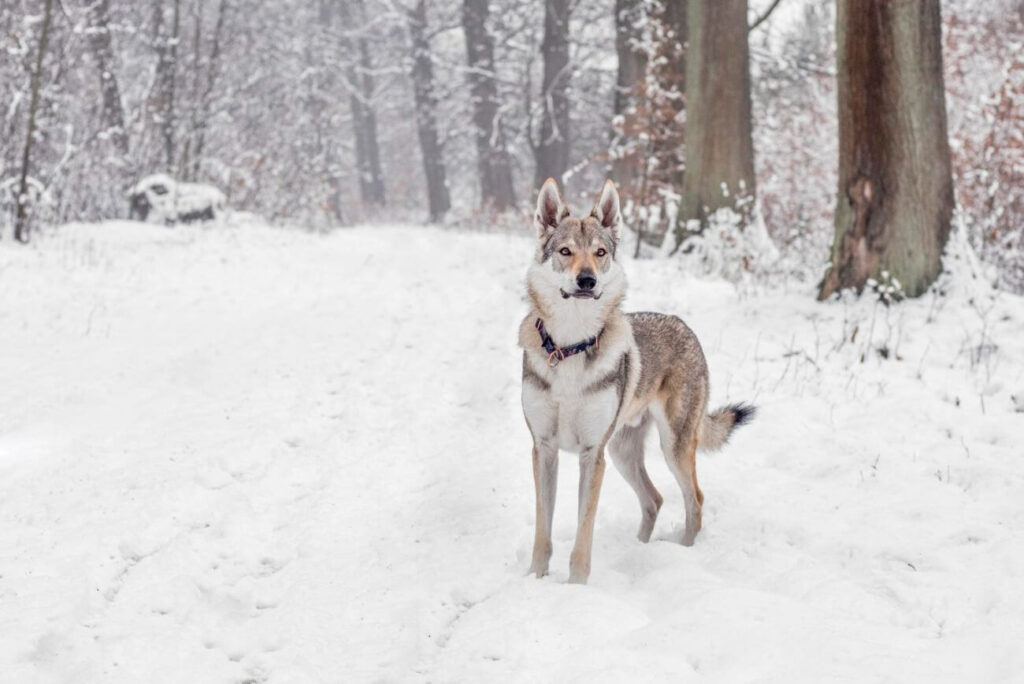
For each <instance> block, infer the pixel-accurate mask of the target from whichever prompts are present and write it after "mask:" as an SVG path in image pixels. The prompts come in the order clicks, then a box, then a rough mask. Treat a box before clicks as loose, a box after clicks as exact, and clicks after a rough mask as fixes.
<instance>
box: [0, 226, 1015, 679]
mask: <svg viewBox="0 0 1024 684" xmlns="http://www.w3.org/2000/svg"><path fill="white" fill-rule="evenodd" d="M532 247H533V246H532V243H531V242H530V241H529V240H528V239H524V238H518V237H513V236H506V235H467V234H461V233H454V232H445V231H438V230H432V229H426V228H420V227H416V228H412V227H406V228H402V227H396V228H380V227H374V228H360V229H353V230H346V231H339V232H336V233H333V234H331V235H328V236H322V235H315V234H307V233H300V232H295V231H284V230H274V229H269V228H263V227H257V226H234V227H222V228H220V229H217V230H202V229H182V230H178V231H168V230H165V229H161V228H154V227H148V226H141V225H135V224H121V223H110V224H104V225H98V226H71V227H68V228H66V229H65V230H64V231H62V232H61V233H59V234H58V235H57V236H55V237H51V238H49V239H47V240H45V241H43V242H41V243H40V244H39V245H38V247H34V248H31V249H27V250H26V249H12V248H11V247H10V246H8V247H4V248H3V249H0V350H2V351H0V387H3V392H0V681H4V682H6V681H11V682H26V681H75V682H83V681H87V682H93V681H96V682H99V681H103V682H111V681H115V682H139V681H147V682H185V681H188V682H191V681H196V682H199V681H202V682H243V681H251V682H264V681H265V682H311V681H327V682H342V681H345V682H348V681H424V682H463V681H465V682H470V681H560V680H571V681H588V682H590V681H627V680H635V681H641V680H646V681H689V680H694V681H696V680H707V681H753V680H763V681H777V680H779V679H782V678H786V679H796V680H803V681H822V680H823V679H839V680H843V679H846V680H851V681H910V680H926V679H927V680H929V681H950V682H953V681H956V682H962V681H986V682H991V681H1001V680H1002V681H1011V680H1014V679H1015V678H1019V677H1020V676H1021V674H1020V673H1021V672H1024V652H1022V650H1021V649H1020V648H1019V644H1020V643H1024V532H1022V531H1024V459H1022V458H1021V456H1022V455H1024V454H1022V450H1024V448H1022V443H1024V414H1021V413H1015V412H1014V410H1013V409H1014V401H1013V400H1012V399H1011V396H1010V395H1011V394H1016V395H1018V397H1019V396H1021V395H1022V394H1024V305H1022V302H1021V300H1020V299H1014V298H1011V297H1005V296H1004V297H1001V298H999V299H998V300H997V301H996V302H995V303H994V304H992V305H991V309H989V308H987V307H988V306H989V305H988V304H984V305H980V304H978V303H977V302H975V303H974V304H973V305H970V304H968V303H967V302H966V301H960V300H954V299H952V298H951V300H950V301H943V300H937V299H934V298H933V299H932V300H930V301H926V300H922V301H920V302H915V303H912V304H909V305H907V306H904V307H900V308H899V309H898V310H892V311H886V310H884V309H878V310H873V309H872V307H871V306H870V305H867V304H866V303H863V302H862V303H859V304H856V305H852V306H843V305H840V304H832V305H828V306H825V305H820V304H815V303H814V302H813V301H812V300H811V297H810V296H809V294H808V292H807V291H801V292H797V293H794V294H783V293H769V294H761V295H759V296H749V295H748V296H743V297H740V296H738V295H737V293H736V290H735V289H734V288H733V287H732V286H729V285H727V284H724V283H721V282H717V281H707V280H700V279H695V278H693V277H690V276H687V275H684V274H682V273H681V272H679V271H678V265H677V264H675V263H672V262H638V263H629V264H628V268H629V273H630V277H631V286H632V290H631V292H632V294H631V297H630V299H629V302H628V304H629V308H632V309H648V308H649V309H658V310H664V311H670V312H673V313H677V314H679V315H681V316H682V317H684V318H685V319H686V320H687V321H688V322H689V323H690V325H691V327H693V328H694V330H695V331H696V332H697V334H698V335H699V336H700V338H701V340H702V342H703V344H704V347H705V350H706V352H707V355H708V357H709V363H710V368H711V379H712V403H713V404H718V403H722V402H725V401H727V400H730V401H732V400H740V399H750V400H754V401H755V402H756V403H758V404H760V405H761V408H762V412H761V414H760V416H759V418H758V420H757V421H755V422H754V423H753V424H752V425H751V426H750V427H747V428H744V429H743V430H742V431H740V432H739V433H737V436H736V438H735V439H734V441H733V443H732V444H731V445H730V446H729V447H728V448H727V449H726V450H725V451H723V452H721V453H720V454H715V455H711V456H703V457H702V458H700V459H699V460H698V470H699V474H700V476H701V481H702V487H703V489H704V491H705V494H706V496H707V503H706V506H705V518H704V531H703V532H702V533H701V536H700V537H699V538H698V540H697V544H696V545H695V546H694V547H692V548H683V547H681V546H679V545H678V544H676V543H674V541H675V540H676V539H678V537H679V534H680V533H681V525H680V522H681V516H682V502H681V497H680V495H679V492H678V490H677V489H676V488H675V486H674V485H673V483H672V478H671V476H670V475H669V474H668V471H667V469H666V468H665V467H664V465H663V462H662V461H661V458H660V455H659V454H658V453H657V449H656V445H655V443H654V442H655V441H656V440H652V443H651V444H649V463H650V467H651V472H652V477H653V478H654V480H655V483H656V485H657V486H658V487H659V489H660V490H661V491H662V493H663V494H664V495H665V497H666V505H665V507H664V508H663V509H662V513H661V517H660V519H659V521H658V525H657V527H656V529H655V541H653V542H652V543H651V544H649V545H642V544H640V543H639V542H637V541H636V540H635V538H634V532H635V527H636V524H637V522H638V517H639V511H638V507H637V505H636V502H635V499H634V497H633V495H632V493H631V492H630V491H629V489H628V487H627V486H626V484H625V483H624V482H623V481H622V479H621V478H620V477H619V476H618V475H617V474H616V473H615V472H614V470H613V469H609V471H608V475H607V477H606V480H605V488H604V491H603V493H602V498H601V506H600V507H599V513H598V524H597V532H596V540H595V550H594V566H593V573H592V575H591V580H590V584H589V586H586V587H577V586H569V585H567V584H565V579H566V576H567V574H568V573H567V570H568V550H569V548H570V546H571V543H572V535H573V532H574V529H575V521H574V513H575V489H576V483H575V477H576V468H575V464H574V462H573V458H572V457H570V456H563V459H562V468H561V470H562V472H561V478H560V500H559V506H558V510H557V514H556V523H555V542H556V549H555V556H554V558H553V561H552V569H553V574H552V576H551V577H549V578H546V579H544V580H540V581H538V580H535V579H532V578H526V577H524V576H523V574H524V572H525V569H526V567H527V565H528V561H529V559H528V553H529V550H530V547H531V543H532V538H531V535H532V517H533V487H532V474H531V470H530V459H529V436H528V433H527V431H526V429H525V426H524V425H523V421H522V416H521V413H520V410H519V406H518V401H519V399H518V397H519V377H518V374H519V368H520V364H519V359H520V357H519V354H518V352H517V350H516V348H515V344H514V341H515V331H516V328H517V326H518V322H519V319H520V317H521V315H522V313H523V311H524V305H523V303H522V296H521V280H522V274H523V272H524V270H525V266H526V262H527V259H529V258H530V255H531V254H532ZM929 318H932V319H934V320H932V321H931V322H928V320H927V319H929ZM872 321H873V322H872ZM855 326H857V327H858V329H859V334H858V335H853V336H852V337H853V340H852V341H851V340H850V339H849V338H850V337H851V335H850V333H851V331H852V330H853V328H854V327H855ZM885 339H888V343H889V348H890V352H891V353H890V358H889V359H888V360H885V359H882V358H881V357H880V356H879V354H877V353H876V352H874V351H873V349H874V347H876V346H878V344H880V342H879V341H880V340H885ZM844 340H845V341H844ZM862 355H865V359H864V361H863V362H861V360H860V358H861V356H862Z"/></svg>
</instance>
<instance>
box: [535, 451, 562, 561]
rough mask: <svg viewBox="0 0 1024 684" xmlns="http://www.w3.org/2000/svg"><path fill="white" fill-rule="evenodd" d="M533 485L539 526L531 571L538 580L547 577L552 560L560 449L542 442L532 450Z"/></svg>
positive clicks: (537, 526)
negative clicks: (552, 531) (553, 522)
mask: <svg viewBox="0 0 1024 684" xmlns="http://www.w3.org/2000/svg"><path fill="white" fill-rule="evenodd" d="M533 484H534V488H535V489H536V493H537V525H536V528H535V532H534V536H533V562H532V563H531V564H530V572H531V573H533V574H536V575H537V577H543V576H544V575H546V574H548V562H549V561H550V560H551V521H552V519H553V517H554V514H555V491H556V489H557V485H558V447H556V446H553V445H551V444H546V443H544V442H540V443H539V444H536V445H534V447H533Z"/></svg>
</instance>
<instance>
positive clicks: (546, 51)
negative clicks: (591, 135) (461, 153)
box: [534, 0, 570, 188]
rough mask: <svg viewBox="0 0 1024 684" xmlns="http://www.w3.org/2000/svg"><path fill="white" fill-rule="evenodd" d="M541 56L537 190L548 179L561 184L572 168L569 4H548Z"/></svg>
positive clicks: (552, 0)
mask: <svg viewBox="0 0 1024 684" xmlns="http://www.w3.org/2000/svg"><path fill="white" fill-rule="evenodd" d="M541 55H542V57H543V58H544V81H543V85H542V87H543V90H542V91H541V125H540V141H539V143H538V144H537V146H536V150H535V157H536V161H537V167H536V173H535V174H534V185H535V187H538V188H539V187H540V186H541V185H542V184H543V183H544V181H545V180H546V179H548V178H554V179H555V180H557V181H558V182H559V183H561V182H562V181H563V178H562V176H563V175H564V174H565V172H566V170H567V169H568V168H569V142H570V131H569V97H568V94H567V89H568V85H569V76H570V73H569V0H546V2H545V3H544V40H543V41H542V42H541Z"/></svg>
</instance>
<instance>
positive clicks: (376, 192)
mask: <svg viewBox="0 0 1024 684" xmlns="http://www.w3.org/2000/svg"><path fill="white" fill-rule="evenodd" d="M350 4H351V5H352V6H354V8H355V14H356V15H357V17H354V16H353V13H352V11H351V8H350ZM338 9H339V10H340V12H341V18H342V23H343V25H344V26H345V27H346V28H348V29H349V30H350V31H358V30H360V29H361V28H362V27H363V25H364V21H363V18H364V16H365V13H364V9H363V2H362V0H355V1H354V2H351V3H350V2H349V1H348V0H345V1H343V2H341V3H339V5H338ZM344 47H345V49H346V51H347V52H348V55H349V59H350V63H349V68H348V70H347V74H346V75H347V77H348V81H349V88H350V89H351V94H350V97H349V103H350V106H351V109H352V128H353V132H354V133H355V138H356V168H357V172H358V174H359V192H360V197H361V198H362V200H363V204H364V205H366V206H369V207H382V206H384V174H383V172H382V171H381V165H380V145H379V143H378V141H377V114H376V112H375V111H374V109H373V94H374V93H373V91H374V85H373V73H372V69H373V64H372V63H371V61H370V48H369V46H368V45H367V42H366V38H364V37H363V36H358V37H352V35H351V33H350V34H348V35H346V37H345V38H344Z"/></svg>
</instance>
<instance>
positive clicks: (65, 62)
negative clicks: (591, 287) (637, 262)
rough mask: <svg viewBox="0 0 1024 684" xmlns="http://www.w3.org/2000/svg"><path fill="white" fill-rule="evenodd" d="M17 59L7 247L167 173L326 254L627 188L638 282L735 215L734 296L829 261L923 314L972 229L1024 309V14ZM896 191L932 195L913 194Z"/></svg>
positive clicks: (22, 40) (359, 33)
mask: <svg viewBox="0 0 1024 684" xmlns="http://www.w3.org/2000/svg"><path fill="white" fill-rule="evenodd" d="M911 28H913V29H914V35H913V36H912V37H909V36H906V35H903V34H902V33H900V31H903V30H910V29H911ZM0 33H2V35H3V36H4V37H5V40H4V52H5V55H6V57H5V59H4V61H3V63H2V65H0V84H2V85H0V125H2V130H3V135H2V137H0V182H2V183H4V185H3V186H2V187H3V199H2V201H3V202H4V204H3V210H4V212H5V215H4V219H5V221H4V224H5V226H6V230H5V237H8V238H11V237H17V238H19V239H25V240H27V239H29V238H28V234H29V233H30V232H31V230H32V229H33V226H32V225H29V224H30V223H31V224H33V225H36V224H38V225H60V224H63V223H66V222H68V221H77V220H86V221H92V220H100V219H109V218H117V217H124V216H126V215H127V213H128V201H127V199H126V192H127V191H128V189H129V188H131V187H132V186H133V185H134V184H135V183H136V182H137V181H138V180H139V179H140V178H143V177H146V176H148V175H150V174H154V173H165V174H168V175H169V176H171V177H172V178H175V179H177V180H179V181H198V182H203V183H209V184H212V185H213V186H215V187H217V188H219V189H220V190H221V191H222V192H223V193H224V194H225V195H226V198H227V205H228V206H230V207H231V208H232V209H235V210H239V211H247V212H252V213H255V214H258V215H261V216H264V217H266V218H267V219H268V220H271V221H275V222H289V223H294V224H297V225H302V226H306V227H310V228H315V229H329V228H331V227H335V226H343V225H352V224H356V223H362V222H366V221H384V220H414V221H420V220H424V219H426V220H429V221H431V222H445V223H448V224H454V225H462V226H466V227H469V228H472V229H483V230H486V229H489V228H492V227H494V226H500V225H508V224H510V223H514V222H516V221H521V218H519V217H520V216H521V215H522V214H521V213H520V214H517V213H516V212H517V211H519V212H526V211H528V209H529V206H530V205H531V201H532V195H533V193H534V191H535V190H536V188H537V187H539V184H540V182H541V181H543V180H544V179H545V178H548V177H555V178H556V179H558V180H559V181H561V182H562V183H563V184H565V185H566V187H567V190H568V194H569V197H570V198H571V199H578V198H581V197H582V196H583V194H586V193H592V192H593V188H596V187H598V186H599V184H600V181H601V180H602V179H603V178H604V177H606V176H610V177H612V178H613V179H615V180H616V181H617V182H618V184H619V186H620V190H621V192H622V194H623V196H624V197H625V198H628V199H627V203H628V208H627V211H626V218H627V226H629V227H630V228H631V230H632V231H634V233H636V238H635V239H634V240H633V243H634V244H633V251H634V252H635V253H636V254H637V255H640V254H641V253H647V252H646V248H642V247H641V245H648V246H649V247H650V249H651V250H654V252H655V253H660V252H662V251H663V252H664V253H666V254H668V253H674V252H675V251H676V250H678V249H679V248H680V246H681V245H682V243H683V242H684V241H685V239H686V238H687V237H700V236H702V235H704V234H705V233H706V230H705V229H706V228H707V225H708V220H709V218H711V215H712V214H714V212H715V210H717V209H720V208H723V207H724V208H728V209H730V210H731V211H732V212H733V213H734V214H735V216H734V217H733V218H730V219H728V220H726V221H725V222H724V223H722V224H721V225H720V227H719V228H720V229H719V231H718V233H721V234H728V233H730V231H733V232H735V235H732V236H731V237H729V238H728V240H727V241H728V242H729V243H730V244H734V246H735V247H736V249H735V250H734V253H733V254H731V255H730V256H729V258H728V259H727V260H728V261H730V262H736V261H737V259H738V260H739V262H738V263H741V266H740V267H739V270H740V271H747V272H751V271H756V270H757V269H762V270H763V269H768V270H770V271H772V272H773V273H776V274H782V275H783V276H784V277H787V278H788V277H792V278H796V279H798V280H817V279H820V278H821V277H822V268H823V264H824V263H827V262H828V261H829V254H830V253H831V260H832V261H833V262H835V263H836V267H835V268H833V269H831V273H832V274H833V275H832V277H831V279H829V280H827V281H824V282H822V283H821V288H820V293H821V294H822V295H823V296H825V295H827V294H829V293H831V292H833V291H835V290H836V289H837V288H842V287H850V286H854V287H856V288H857V289H858V290H859V289H861V288H863V287H864V285H865V282H866V280H867V279H869V277H870V279H871V280H872V282H875V283H880V282H882V281H883V280H885V278H886V277H887V278H889V280H890V281H891V280H892V278H897V281H896V282H897V283H899V284H900V288H898V289H901V290H904V289H905V290H906V294H910V295H915V294H920V293H921V292H922V291H923V289H924V287H926V284H927V283H930V282H931V281H932V280H933V279H934V277H935V273H936V272H937V269H938V258H939V255H940V254H941V251H942V249H943V245H944V243H945V235H946V234H947V233H948V231H949V226H950V225H956V226H960V227H962V230H963V231H964V232H965V234H966V236H967V239H968V241H969V243H970V244H971V246H972V247H973V249H974V250H975V251H976V252H977V254H978V255H979V256H980V258H981V259H982V261H983V262H984V263H985V264H986V265H987V267H988V271H989V272H988V276H987V277H989V278H990V279H991V280H992V281H993V282H995V283H996V284H997V285H998V286H999V287H1000V288H1003V289H1007V290H1010V291H1014V292H1020V291H1021V290H1022V288H1024V257H1022V256H1021V255H1022V253H1024V247H1022V245H1021V235H1022V230H1024V228H1022V226H1024V190H1022V188H1024V141H1022V138H1021V130H1024V126H1022V121H1024V62H1022V58H1021V54H1022V52H1024V51H1022V50H1021V49H1020V48H1021V45H1022V41H1024V4H1022V3H1021V2H1019V1H1018V0H995V1H993V2H984V3H979V2H971V1H970V0H947V2H945V3H943V4H942V7H941V8H940V7H939V3H938V2H929V3H924V4H923V5H922V7H920V8H917V9H912V8H910V7H909V3H901V2H891V3H890V2H878V3H875V2H867V3H865V2H859V1H855V0H850V1H849V2H839V3H835V2H806V1H801V0H779V1H778V2H775V1H772V2H761V3H758V2H755V3H748V2H746V0H743V1H739V0H729V1H728V2H716V3H707V4H706V7H705V3H700V2H694V3H687V2H686V1H685V0H615V1H614V2H612V0H546V1H543V2H542V1H541V0H491V1H490V2H489V1H488V0H466V1H465V2H457V1H445V2H426V0H419V1H416V2H413V1H412V0H340V1H339V0H336V1H331V0H317V1H316V2H301V3H296V2H272V3H266V2H255V1H251V0H218V1H217V2H202V1H200V0H149V1H147V2H127V1H122V0H95V1H92V2H90V1H88V0H63V1H45V0H16V1H14V2H7V3H4V5H3V7H2V8H0ZM847 36H852V37H853V38H854V39H847ZM911 38H912V40H913V47H912V48H911V47H910V44H911ZM904 44H906V45H907V49H908V51H909V54H903V53H902V52H899V51H895V52H894V51H893V46H903V45H904ZM877 55H887V57H886V59H883V60H882V61H881V62H878V61H876V60H875V59H874V57H875V56H877ZM911 81H912V82H914V83H915V84H916V85H915V87H914V88H913V89H911V88H907V87H906V85H905V84H906V83H907V82H911ZM908 98H910V99H908ZM943 107H945V112H946V115H945V116H943ZM896 112H905V114H906V116H907V117H909V119H908V120H906V121H897V120H896V118H895V117H896ZM909 131H913V132H914V133H918V132H919V133H921V134H923V135H925V136H928V137H929V140H928V141H924V142H922V145H923V146H924V147H923V149H920V150H910V149H908V146H909V145H910V144H911V137H910V136H911V133H910V132H909ZM868 150H870V152H868ZM897 150H898V151H897ZM904 153H906V154H904ZM863 154H868V156H873V157H874V159H875V161H870V160H869V161H865V159H863V158H861V156H860V155H863ZM883 160H884V161H883ZM900 164H903V166H900ZM872 165H876V166H874V167H873V166H872ZM882 165H888V168H882ZM925 171H927V173H925ZM904 173H920V174H921V180H920V184H919V185H918V187H916V188H915V189H914V190H913V191H912V192H910V191H908V192H906V193H902V194H901V193H897V192H896V187H895V186H896V183H895V180H894V179H895V178H896V177H898V176H901V175H902V174H904ZM864 174H867V175H864ZM886 174H890V177H889V178H883V176H885V175H886ZM861 176H863V177H864V178H867V177H869V176H870V177H872V178H873V182H874V185H875V186H876V192H875V193H874V198H875V199H874V202H875V203H877V204H879V206H878V207H876V209H877V210H874V211H873V214H872V218H871V219H870V220H868V219H866V218H865V217H866V216H867V214H866V213H865V212H868V211H869V210H871V205H872V201H869V200H866V199H865V197H864V194H863V188H862V189H861V190H858V191H854V190H853V187H854V185H855V184H856V182H857V180H858V178H861ZM925 176H927V178H926V177H925ZM915 182H916V181H915ZM882 184H886V185H888V186H890V187H881V186H882ZM869 185H870V183H869ZM888 193H892V196H891V197H889V196H888ZM854 195H856V197H854ZM883 196H885V202H884V204H885V206H884V210H883V208H882V203H883V200H882V198H883ZM19 198H24V201H19ZM890 200H891V201H890ZM587 201H589V199H588V200H587ZM922 201H923V202H926V203H928V204H929V205H930V206H922ZM29 204H31V205H32V207H31V211H29V209H30V207H29V206H28V205H29ZM22 205H24V206H22ZM19 211H22V212H23V213H24V214H25V217H24V218H23V219H18V213H19ZM858 212H859V213H858ZM29 214H31V216H29ZM926 214H927V216H926ZM720 216H721V215H720ZM858 217H859V218H858ZM695 219H696V220H699V221H700V224H699V225H697V226H696V227H695V226H694V225H693V224H691V223H689V222H691V221H693V220H695ZM19 221H20V222H21V223H24V224H25V226H24V228H23V229H20V230H16V228H17V226H16V224H17V223H19ZM858 221H859V222H861V223H864V222H865V221H867V223H870V224H871V225H870V226H867V224H865V225H861V226H860V227H858V225H859V224H858ZM748 223H753V224H756V225H755V229H752V230H749V231H747V230H744V226H746V224H748ZM737 226H739V227H738V228H737ZM892 226H898V227H897V228H895V229H893V228H892ZM865 231H866V232H865ZM867 233H870V234H871V236H872V237H871V240H870V241H871V242H873V243H877V244H873V245H872V246H871V248H870V249H869V250H868V251H870V252H872V253H873V254H872V255H871V258H869V259H867V260H866V261H864V263H859V262H858V263H857V264H854V263H853V262H852V261H851V254H852V252H851V250H852V249H853V247H852V245H853V243H855V242H856V241H857V240H858V239H860V238H855V237H854V236H855V235H861V236H862V237H864V236H865V235H866V234H867ZM890 233H891V234H890ZM876 234H878V235H882V234H884V238H878V237H877V235H876ZM666 235H668V236H669V239H667V240H666ZM843 235H849V236H850V238H849V240H848V242H849V244H848V245H847V247H845V248H844V247H843V246H842V245H843V240H842V236H843ZM766 238H768V239H766ZM715 239H718V237H715ZM883 243H884V244H883ZM692 248H693V245H692V244H688V245H687V247H686V249H687V250H691V249H692ZM906 249H912V250H913V251H915V252H920V253H921V254H922V255H925V256H922V257H921V259H922V261H920V263H913V264H911V263H910V261H913V259H910V260H909V261H908V259H907V258H906V257H899V258H897V257H895V256H893V254H895V253H896V252H900V251H901V250H902V251H905V250H906ZM844 250H845V251H844ZM886 251H888V254H889V255H888V256H884V255H883V254H882V252H886ZM862 261H863V260H862ZM890 261H892V262H893V263H892V264H890V263H889V262H890ZM896 261H900V262H901V263H900V264H897V263H896ZM768 262H771V263H768ZM844 264H845V265H844ZM729 268H731V269H733V270H735V269H736V263H732V264H731V265H728V268H727V270H728V269H729ZM883 271H884V272H886V273H887V274H888V275H887V276H885V277H883V275H882V272H883ZM732 275H733V276H736V275H737V274H736V273H733V274H732ZM901 280H902V282H900V281H901ZM890 284H891V283H890Z"/></svg>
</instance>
